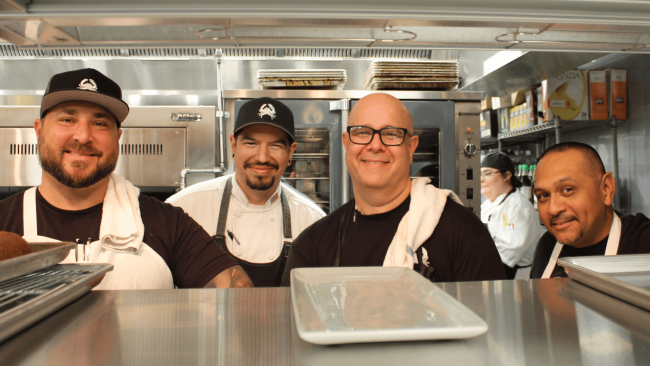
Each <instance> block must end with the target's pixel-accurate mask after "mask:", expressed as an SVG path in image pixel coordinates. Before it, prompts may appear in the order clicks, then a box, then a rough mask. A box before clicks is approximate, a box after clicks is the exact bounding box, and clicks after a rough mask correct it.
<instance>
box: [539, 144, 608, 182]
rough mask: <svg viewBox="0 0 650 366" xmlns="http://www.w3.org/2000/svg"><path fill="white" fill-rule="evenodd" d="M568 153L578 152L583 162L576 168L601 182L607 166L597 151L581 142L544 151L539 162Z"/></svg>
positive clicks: (559, 145)
mask: <svg viewBox="0 0 650 366" xmlns="http://www.w3.org/2000/svg"><path fill="white" fill-rule="evenodd" d="M568 151H575V152H578V153H579V154H580V155H581V156H582V158H583V161H582V162H581V163H580V164H576V167H577V168H578V169H583V170H584V172H585V174H587V175H588V176H590V177H593V179H595V180H596V181H597V182H600V178H601V177H602V176H603V174H605V173H606V170H605V164H603V160H602V159H601V158H600V155H599V154H598V151H596V149H594V148H593V147H591V146H589V145H587V144H583V143H581V142H563V143H560V144H556V145H553V146H551V147H550V148H549V149H547V150H546V151H544V153H543V154H542V156H541V157H540V158H539V162H540V163H541V162H542V160H543V159H544V157H546V156H547V155H551V154H559V153H565V152H568ZM538 165H539V164H538Z"/></svg>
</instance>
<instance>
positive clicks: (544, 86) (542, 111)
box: [536, 80, 548, 125]
mask: <svg viewBox="0 0 650 366" xmlns="http://www.w3.org/2000/svg"><path fill="white" fill-rule="evenodd" d="M547 99H548V80H543V81H542V82H541V83H540V84H539V85H538V86H537V110H536V114H537V124H538V125H541V124H542V123H544V122H548V111H547V107H546V100H547Z"/></svg>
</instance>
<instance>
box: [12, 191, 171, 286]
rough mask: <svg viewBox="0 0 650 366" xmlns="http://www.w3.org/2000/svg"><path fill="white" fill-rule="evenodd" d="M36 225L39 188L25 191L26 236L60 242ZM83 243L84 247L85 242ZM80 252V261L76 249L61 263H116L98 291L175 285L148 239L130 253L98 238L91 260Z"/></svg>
mask: <svg viewBox="0 0 650 366" xmlns="http://www.w3.org/2000/svg"><path fill="white" fill-rule="evenodd" d="M102 220H103V218H102ZM36 226H37V221H36V187H33V188H30V189H28V190H27V191H25V196H24V199H23V234H24V236H23V238H24V239H25V240H27V241H28V242H41V243H43V242H51V243H55V242H59V240H55V239H52V238H48V237H44V236H39V235H38V229H37V227H36ZM84 239H85V238H79V241H80V242H82V243H83V242H85V240H84ZM79 246H81V247H83V245H81V244H80V245H79ZM79 246H78V247H79ZM79 253H80V255H79V256H78V258H77V259H78V260H75V251H70V254H69V255H68V257H67V258H66V259H64V260H63V261H62V262H61V263H110V264H112V265H113V266H114V268H113V270H112V271H111V272H108V273H106V275H105V276H104V279H103V280H102V282H101V283H100V284H99V285H97V286H96V287H95V288H94V289H95V290H139V289H173V288H174V280H173V278H172V273H171V271H170V270H169V267H167V263H165V261H164V260H163V259H162V257H161V256H160V255H158V253H156V252H155V251H154V250H153V249H151V248H150V247H149V246H148V245H147V244H145V243H144V242H143V243H142V246H141V247H140V250H139V251H138V252H126V251H115V250H111V249H107V248H105V247H104V246H103V245H101V243H100V242H99V241H94V242H92V243H90V256H89V257H90V258H89V260H87V261H86V260H84V255H83V254H82V253H83V249H81V250H79Z"/></svg>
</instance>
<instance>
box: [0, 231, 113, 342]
mask: <svg viewBox="0 0 650 366" xmlns="http://www.w3.org/2000/svg"><path fill="white" fill-rule="evenodd" d="M3 244H4V243H2V242H0V245H3ZM29 245H30V246H31V247H32V251H33V252H32V253H31V254H26V255H23V256H20V257H16V258H11V259H5V260H2V261H0V342H2V341H4V340H5V339H7V338H9V337H11V336H12V335H14V334H16V333H18V332H20V331H21V330H23V329H25V328H27V327H28V326H30V325H32V324H34V323H36V322H37V321H39V320H41V319H42V318H44V317H46V316H48V315H50V314H51V313H53V312H55V311H57V310H58V309H60V308H62V307H63V306H65V305H67V304H68V303H70V302H72V301H74V300H76V299H77V298H78V297H80V296H82V295H83V294H85V293H86V292H88V291H90V290H91V289H92V288H93V287H95V286H97V285H98V284H99V283H100V282H101V280H102V279H103V278H104V275H105V274H106V272H108V271H111V270H112V269H113V265H112V264H57V263H59V262H61V261H62V260H63V259H65V257H67V256H68V253H69V252H70V250H71V249H73V250H74V248H76V246H77V244H75V243H66V242H62V243H30V244H29Z"/></svg>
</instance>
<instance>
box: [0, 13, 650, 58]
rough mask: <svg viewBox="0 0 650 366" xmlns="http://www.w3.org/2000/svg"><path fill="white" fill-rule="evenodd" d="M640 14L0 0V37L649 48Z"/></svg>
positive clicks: (125, 47) (261, 44)
mask: <svg viewBox="0 0 650 366" xmlns="http://www.w3.org/2000/svg"><path fill="white" fill-rule="evenodd" d="M648 14H650V4H649V3H648V2H641V1H626V2H620V1H595V0H594V1H576V0H548V1H519V0H493V1H489V2H488V1H483V0H457V1H454V2H449V1H441V0H427V1H422V0H402V1H399V2H396V1H394V0H391V1H388V0H375V1H372V2H369V1H365V0H336V1H327V2H323V1H318V2H317V1H299V0H277V1H273V2H268V1H262V0H238V1H219V2H215V1H209V0H190V1H183V2H179V1H177V0H174V1H171V0H112V1H110V2H108V1H104V0H102V1H100V0H83V1H81V0H30V1H27V0H0V38H2V39H4V40H5V41H7V42H9V43H11V44H13V45H15V46H17V47H20V48H21V49H34V50H38V51H42V50H47V49H62V48H66V49H98V50H100V52H103V53H107V54H111V56H112V55H113V54H117V55H118V57H124V56H131V55H132V54H134V53H136V54H137V51H135V50H136V49H140V48H148V49H151V48H156V49H161V48H169V49H196V50H197V51H196V52H197V53H198V54H201V53H202V52H204V53H205V55H206V56H209V53H210V52H211V51H210V50H211V49H214V48H222V49H226V48H233V49H237V48H246V49H257V48H260V49H267V48H270V49H280V50H281V49H291V48H319V49H320V48H339V49H351V50H352V51H351V57H354V56H356V57H363V55H362V53H363V52H362V51H364V50H369V49H409V50H418V49H496V50H498V49H517V50H544V51H550V50H562V51H566V50H571V51H591V52H606V53H610V52H635V53H648V52H650V18H649V17H648V16H647V15H648ZM204 49H205V51H202V50H204ZM274 53H275V56H276V57H287V56H289V53H288V52H286V51H285V52H279V53H278V52H277V51H274ZM183 56H185V55H183ZM54 57H56V56H54Z"/></svg>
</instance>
